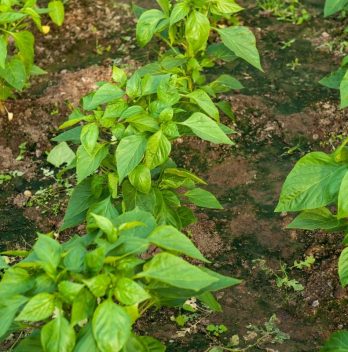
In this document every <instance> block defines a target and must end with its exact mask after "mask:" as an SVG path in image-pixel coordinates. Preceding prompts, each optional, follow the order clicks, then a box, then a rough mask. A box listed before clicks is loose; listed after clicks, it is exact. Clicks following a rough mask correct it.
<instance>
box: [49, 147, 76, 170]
mask: <svg viewBox="0 0 348 352" xmlns="http://www.w3.org/2000/svg"><path fill="white" fill-rule="evenodd" d="M74 159H75V153H74V152H73V151H72V149H71V148H70V147H69V146H68V144H67V143H66V142H61V143H59V144H57V145H56V146H55V147H54V148H53V149H52V150H51V151H50V153H49V154H48V156H47V161H48V162H49V163H51V164H52V165H54V166H55V167H60V166H62V165H63V164H67V165H69V164H70V163H71V162H72V161H73V160H74Z"/></svg>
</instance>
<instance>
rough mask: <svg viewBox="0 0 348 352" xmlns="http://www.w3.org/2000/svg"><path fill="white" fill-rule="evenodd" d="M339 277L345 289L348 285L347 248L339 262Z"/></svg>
mask: <svg viewBox="0 0 348 352" xmlns="http://www.w3.org/2000/svg"><path fill="white" fill-rule="evenodd" d="M338 276H339V277H340V282H341V285H342V286H343V287H346V286H347V285H348V247H346V248H345V249H344V250H343V251H342V253H341V255H340V258H339V260H338Z"/></svg>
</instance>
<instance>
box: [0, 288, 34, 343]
mask: <svg viewBox="0 0 348 352" xmlns="http://www.w3.org/2000/svg"><path fill="white" fill-rule="evenodd" d="M27 300H28V298H26V297H24V296H20V295H14V296H11V297H6V301H5V302H3V301H1V303H0V316H1V319H0V338H2V337H4V336H5V334H6V333H7V331H8V330H9V328H10V326H11V324H12V322H13V319H14V317H15V315H16V313H17V311H18V309H19V308H20V307H21V306H22V305H23V304H24V303H25V302H26V301H27Z"/></svg>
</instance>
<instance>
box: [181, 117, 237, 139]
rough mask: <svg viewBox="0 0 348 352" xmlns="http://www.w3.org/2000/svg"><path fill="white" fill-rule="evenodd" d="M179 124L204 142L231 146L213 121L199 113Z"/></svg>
mask: <svg viewBox="0 0 348 352" xmlns="http://www.w3.org/2000/svg"><path fill="white" fill-rule="evenodd" d="M181 124H182V125H185V126H187V127H190V128H191V130H192V132H193V133H194V134H196V135H197V136H198V137H200V138H202V139H204V140H206V141H209V142H213V143H217V144H233V143H232V141H231V140H230V139H229V138H228V137H227V136H226V134H225V133H224V132H223V131H222V129H221V128H220V127H219V125H218V124H217V123H216V122H215V121H213V120H212V119H211V118H209V117H208V116H206V115H204V114H202V113H200V112H195V113H194V114H192V115H191V117H190V118H188V119H187V120H186V121H184V122H181Z"/></svg>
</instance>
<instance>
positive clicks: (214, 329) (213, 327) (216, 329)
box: [206, 324, 228, 336]
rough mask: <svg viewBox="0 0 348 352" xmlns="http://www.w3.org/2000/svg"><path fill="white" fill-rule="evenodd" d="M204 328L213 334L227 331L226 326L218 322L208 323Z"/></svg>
mask: <svg viewBox="0 0 348 352" xmlns="http://www.w3.org/2000/svg"><path fill="white" fill-rule="evenodd" d="M206 330H207V331H208V332H209V333H210V334H212V335H214V336H220V335H222V334H223V333H225V332H227V331H228V329H227V327H226V326H225V325H223V324H220V325H214V324H209V325H208V326H207V327H206Z"/></svg>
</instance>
